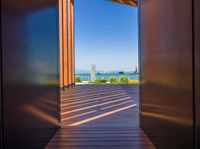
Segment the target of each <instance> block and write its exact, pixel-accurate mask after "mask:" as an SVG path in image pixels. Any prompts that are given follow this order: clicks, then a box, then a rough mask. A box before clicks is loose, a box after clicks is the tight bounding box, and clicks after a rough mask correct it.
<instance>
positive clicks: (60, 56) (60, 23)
mask: <svg viewBox="0 0 200 149" xmlns="http://www.w3.org/2000/svg"><path fill="white" fill-rule="evenodd" d="M59 46H60V53H59V60H60V68H59V69H60V88H63V87H64V82H63V81H64V78H63V77H64V76H63V65H64V64H63V0H59Z"/></svg>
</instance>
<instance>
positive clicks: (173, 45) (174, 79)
mask: <svg viewBox="0 0 200 149" xmlns="http://www.w3.org/2000/svg"><path fill="white" fill-rule="evenodd" d="M139 9H140V24H139V25H140V50H141V53H140V56H141V82H142V85H141V126H142V128H143V129H144V131H145V132H146V134H147V135H148V136H149V138H150V139H151V141H152V142H153V143H154V144H155V145H156V147H158V148H164V149H165V148H166V149H169V148H176V149H178V148H182V149H183V148H184V149H185V148H188V149H191V148H193V139H194V137H193V120H194V119H193V116H194V113H193V110H194V109H193V40H192V39H193V38H192V37H193V33H192V28H193V23H192V1H191V0H140V6H139ZM198 76H199V75H198Z"/></svg>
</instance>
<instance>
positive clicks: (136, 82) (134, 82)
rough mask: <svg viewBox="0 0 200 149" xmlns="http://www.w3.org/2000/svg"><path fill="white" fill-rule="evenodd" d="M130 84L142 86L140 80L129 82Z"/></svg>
mask: <svg viewBox="0 0 200 149" xmlns="http://www.w3.org/2000/svg"><path fill="white" fill-rule="evenodd" d="M128 84H140V81H139V80H129V81H128Z"/></svg>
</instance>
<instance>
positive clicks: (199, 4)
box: [194, 0, 200, 149]
mask: <svg viewBox="0 0 200 149" xmlns="http://www.w3.org/2000/svg"><path fill="white" fill-rule="evenodd" d="M194 27H195V28H194V38H195V47H194V48H195V51H194V55H195V61H194V63H195V67H194V68H195V73H194V75H195V80H194V81H195V92H194V93H195V108H196V130H195V132H196V134H195V135H196V142H197V143H196V148H197V149H199V148H200V1H199V0H194Z"/></svg>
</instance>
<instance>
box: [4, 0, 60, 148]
mask: <svg viewBox="0 0 200 149" xmlns="http://www.w3.org/2000/svg"><path fill="white" fill-rule="evenodd" d="M32 8H34V9H32ZM1 9H2V11H1V25H2V32H1V33H2V34H1V40H2V46H1V48H2V59H1V60H0V61H2V65H3V68H2V69H3V71H2V77H3V79H2V80H3V83H2V82H1V83H2V87H3V90H2V91H3V126H4V130H3V132H4V148H5V149H10V148H19V149H33V148H34V149H37V148H44V146H45V145H46V144H47V143H48V141H49V139H50V138H51V137H52V136H53V135H54V134H55V132H56V130H57V129H58V121H59V111H58V103H59V98H58V97H59V96H58V94H59V92H58V83H59V80H58V76H59V74H58V65H59V60H58V56H59V53H58V52H59V49H58V47H59V43H58V40H59V35H58V27H59V26H58V21H57V19H58V15H59V14H58V0H44V1H41V0H34V1H32V0H18V1H16V0H1ZM1 122H2V121H1Z"/></svg>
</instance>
